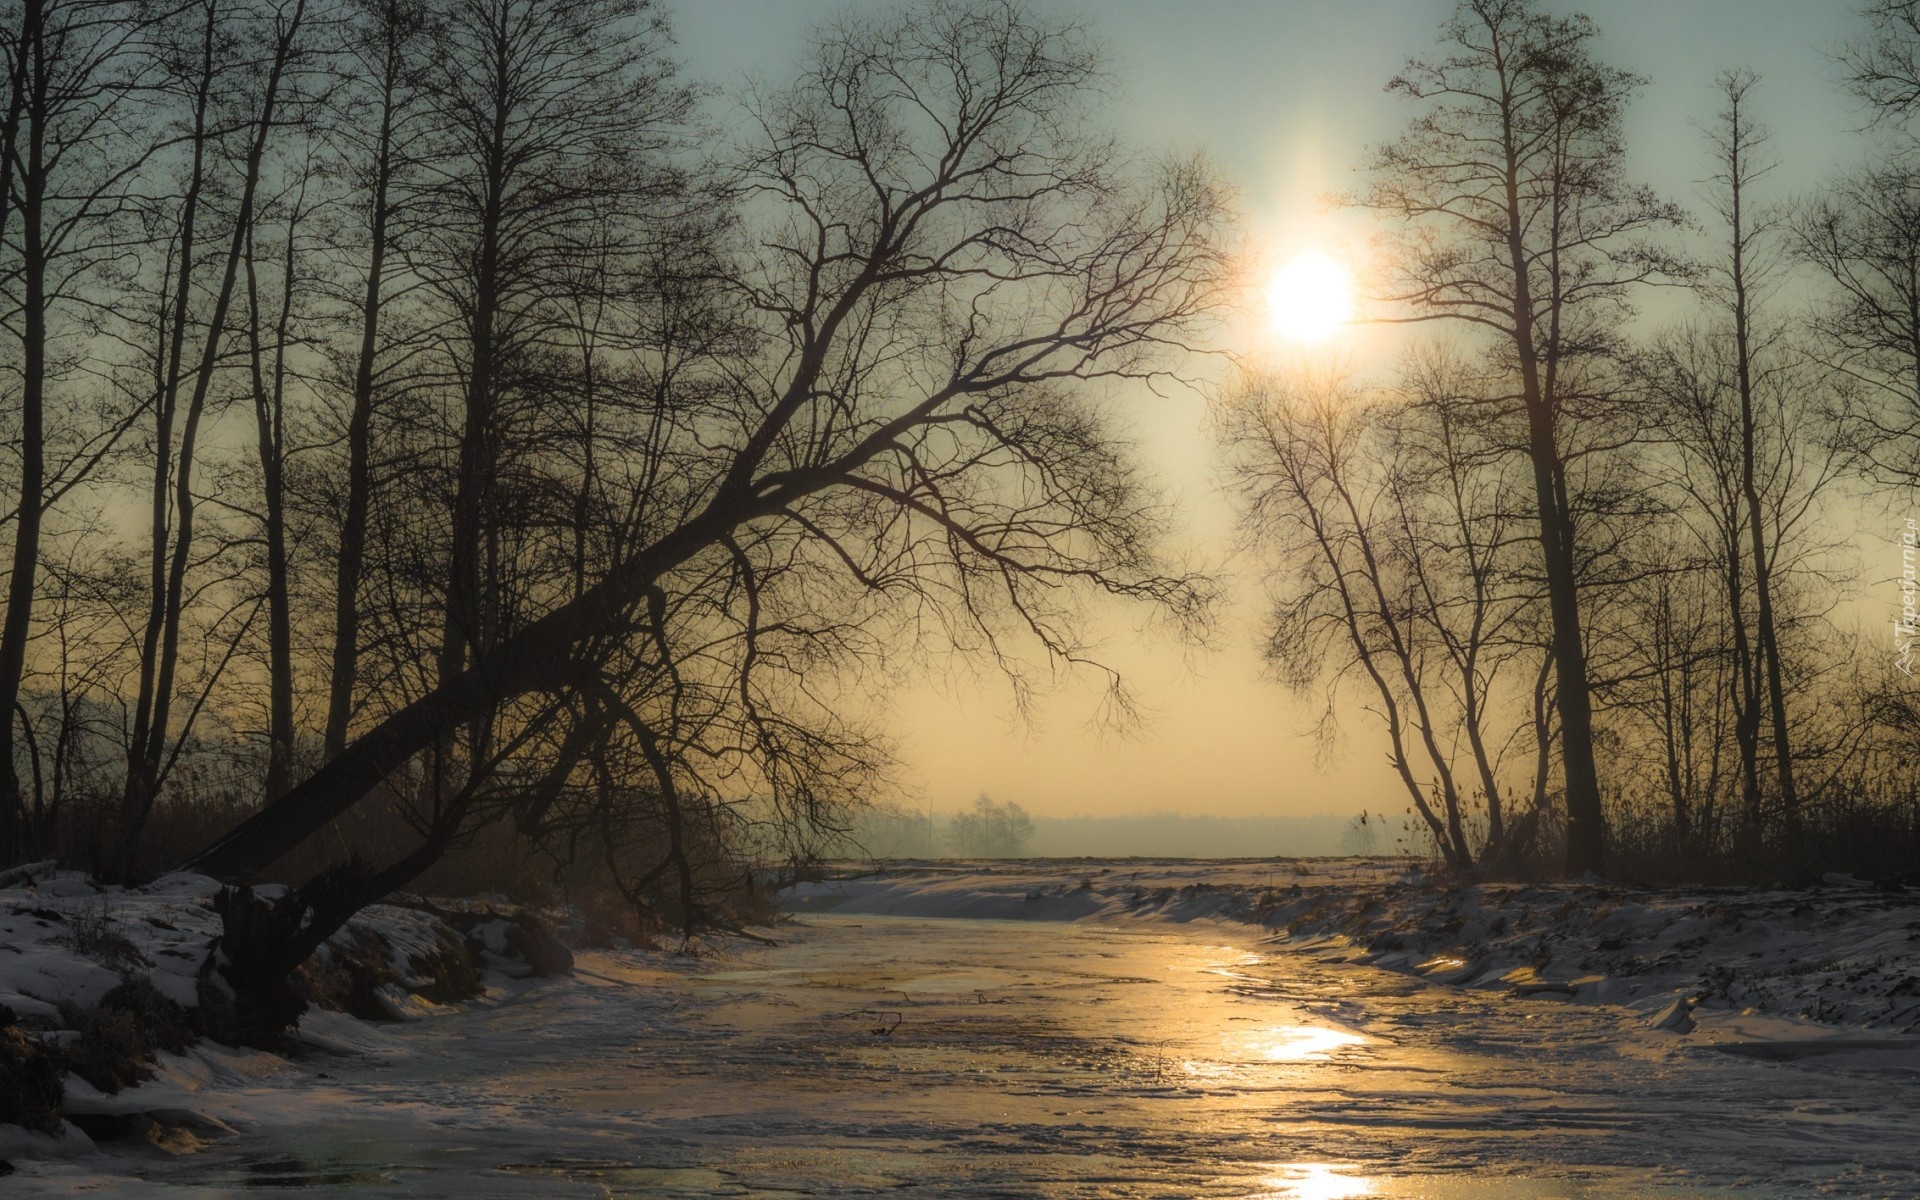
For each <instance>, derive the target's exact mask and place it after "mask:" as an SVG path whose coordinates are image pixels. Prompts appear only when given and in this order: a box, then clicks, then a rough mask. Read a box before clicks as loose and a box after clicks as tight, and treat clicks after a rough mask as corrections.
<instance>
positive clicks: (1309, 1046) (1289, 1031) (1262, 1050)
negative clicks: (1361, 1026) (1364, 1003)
mask: <svg viewBox="0 0 1920 1200" xmlns="http://www.w3.org/2000/svg"><path fill="white" fill-rule="evenodd" d="M1366 1040H1367V1039H1366V1038H1364V1037H1362V1036H1361V1035H1359V1034H1357V1033H1352V1032H1349V1031H1348V1030H1345V1029H1324V1028H1321V1027H1320V1026H1317V1025H1276V1026H1274V1027H1273V1028H1272V1029H1269V1030H1267V1031H1266V1033H1265V1034H1263V1035H1261V1037H1260V1039H1259V1040H1258V1041H1257V1042H1255V1043H1254V1046H1253V1049H1254V1052H1255V1053H1256V1054H1258V1055H1259V1056H1260V1057H1261V1058H1264V1059H1266V1060H1267V1061H1268V1062H1325V1061H1326V1060H1327V1059H1328V1058H1329V1057H1331V1056H1332V1054H1333V1052H1334V1051H1336V1050H1342V1049H1345V1048H1346V1047H1348V1046H1357V1045H1359V1044H1361V1043H1362V1042H1364V1041H1366Z"/></svg>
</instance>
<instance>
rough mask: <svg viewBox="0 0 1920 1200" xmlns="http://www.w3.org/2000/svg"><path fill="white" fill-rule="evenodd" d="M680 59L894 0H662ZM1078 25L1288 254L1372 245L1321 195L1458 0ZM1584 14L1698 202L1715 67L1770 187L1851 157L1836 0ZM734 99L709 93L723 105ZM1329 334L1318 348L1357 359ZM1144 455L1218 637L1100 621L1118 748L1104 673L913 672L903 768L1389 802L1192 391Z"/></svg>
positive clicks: (756, 46)
mask: <svg viewBox="0 0 1920 1200" xmlns="http://www.w3.org/2000/svg"><path fill="white" fill-rule="evenodd" d="M673 7H674V16H675V21H674V24H675V28H676V31H677V34H678V37H679V41H680V51H681V57H682V59H683V61H684V62H685V64H686V67H687V71H688V73H689V75H691V76H693V77H695V78H698V79H702V80H705V81H707V82H710V83H713V84H715V85H717V86H719V87H721V88H723V89H725V88H733V87H736V86H737V85H738V84H739V83H740V82H741V81H742V80H744V79H746V78H748V77H750V76H758V77H761V78H764V79H765V80H767V81H768V82H773V83H778V82H780V81H782V80H783V79H784V78H786V77H788V76H790V75H791V74H792V70H793V66H794V64H795V63H796V61H797V60H798V56H799V54H800V52H801V46H802V44H803V37H804V32H805V30H806V29H807V28H808V27H809V26H810V25H813V24H815V23H817V22H819V21H822V20H826V19H830V18H832V17H833V16H834V15H835V14H837V13H840V12H842V11H844V10H846V9H848V8H853V9H869V8H890V7H892V4H891V3H890V2H889V0H854V2H853V3H851V4H848V3H841V2H839V0H679V2H678V3H677V4H674V5H673ZM1036 7H1038V8H1041V9H1043V10H1045V11H1054V12H1061V13H1067V14H1072V15H1075V16H1078V17H1081V18H1083V19H1085V20H1086V21H1087V22H1088V24H1089V25H1090V26H1091V27H1092V28H1093V30H1094V31H1095V33H1096V35H1097V36H1098V37H1100V38H1101V40H1102V41H1104V42H1105V44H1106V45H1107V47H1108V50H1109V52H1110V58H1111V62H1112V65H1113V67H1114V72H1115V75H1116V76H1117V78H1118V79H1119V80H1120V82H1121V85H1122V87H1123V89H1124V95H1123V96H1122V98H1121V101H1120V102H1119V103H1118V104H1117V105H1115V106H1114V107H1113V108H1112V110H1111V113H1110V120H1111V121H1112V123H1113V124H1114V126H1115V128H1116V129H1117V131H1118V132H1120V133H1121V134H1123V135H1125V136H1127V137H1128V138H1130V139H1132V140H1133V141H1135V142H1136V143H1139V144H1141V145H1144V146H1148V147H1154V148H1161V149H1166V150H1172V151H1178V152H1182V153H1185V152H1191V151H1194V150H1204V151H1206V152H1207V153H1208V154H1209V155H1210V156H1211V157H1212V158H1213V159H1214V160H1215V161H1216V162H1217V163H1218V164H1219V165H1220V167H1221V168H1222V170H1223V171H1224V172H1225V174H1226V175H1227V176H1228V177H1229V178H1230V179H1231V180H1232V182H1233V183H1234V184H1235V185H1236V186H1237V187H1238V188H1239V189H1240V192H1241V206H1242V209H1243V211H1244V212H1245V213H1246V215H1247V217H1248V219H1249V221H1250V223H1251V230H1250V232H1251V235H1252V239H1253V244H1254V246H1255V247H1256V248H1258V250H1259V252H1261V253H1266V254H1274V255H1285V254H1287V253H1289V252H1291V250H1293V249H1294V248H1296V247H1300V246H1305V245H1309V244H1313V243H1317V242H1324V241H1327V240H1328V239H1338V238H1342V237H1348V238H1355V237H1362V236H1364V230H1363V229H1359V228H1356V227H1355V226H1354V225H1353V223H1352V221H1351V220H1350V219H1349V220H1346V221H1342V220H1340V219H1337V218H1329V217H1328V216H1326V215H1324V214H1323V213H1322V211H1321V209H1320V206H1319V204H1318V198H1319V197H1320V196H1322V195H1324V194H1325V193H1327V192H1329V191H1334V190H1339V189H1342V188H1345V187H1348V186H1351V185H1352V183H1353V182H1354V181H1355V178H1356V177H1355V176H1354V174H1353V168H1354V166H1355V164H1356V163H1357V162H1358V161H1359V159H1360V156H1361V154H1362V152H1363V150H1364V148H1365V147H1366V146H1367V145H1368V144H1371V143H1377V142H1381V141H1384V140H1387V139H1390V138H1391V137H1393V136H1394V134H1395V133H1396V132H1397V131H1398V129H1399V128H1400V126H1401V125H1402V123H1403V122H1404V121H1405V120H1406V119H1407V117H1408V115H1409V113H1410V111H1411V109H1412V106H1411V105H1409V104H1407V103H1406V102H1405V101H1402V100H1398V99H1396V98H1394V97H1390V96H1387V95H1385V94H1384V93H1383V91H1382V87H1383V85H1384V84H1385V83H1386V81H1387V80H1388V79H1389V78H1391V77H1392V76H1393V74H1394V73H1395V71H1396V70H1397V68H1398V67H1399V66H1400V64H1401V63H1402V62H1403V61H1404V60H1405V59H1406V58H1407V57H1408V56H1409V55H1410V54H1414V53H1422V52H1425V51H1426V50H1427V49H1429V48H1430V47H1432V46H1433V44H1434V39H1435V34H1436V32H1437V30H1438V28H1439V25H1440V23H1441V21H1442V20H1443V19H1444V18H1445V17H1446V16H1447V14H1448V13H1449V12H1450V11H1451V10H1452V4H1451V0H1345V2H1339V0H1322V2H1318V3H1305V2H1301V0H1178V2H1168V0H1081V2H1080V3H1070V2H1065V0H1040V2H1039V3H1037V4H1036ZM1552 7H1554V8H1556V9H1558V10H1560V11H1573V10H1574V9H1576V8H1578V9H1581V10H1583V11H1585V12H1587V13H1589V14H1590V15H1592V16H1593V17H1595V18H1596V19H1597V20H1598V21H1599V23H1600V25H1601V27H1602V30H1603V35H1604V38H1603V43H1602V53H1603V55H1604V56H1605V57H1606V58H1607V60H1608V61H1609V62H1611V63H1612V64H1614V65H1617V66H1621V67H1625V68H1627V69H1630V70H1633V71H1636V72H1638V73H1640V74H1642V75H1645V76H1648V77H1650V79H1651V82H1650V83H1649V85H1648V86H1647V87H1646V89H1645V90H1644V91H1643V92H1642V94H1641V98H1640V100H1639V102H1638V104H1637V105H1636V106H1635V108H1634V109H1633V111H1632V112H1631V114H1630V116H1629V124H1628V133H1629V138H1630V147H1631V158H1632V163H1633V168H1634V171H1635V173H1636V174H1637V175H1638V176H1639V177H1640V178H1642V179H1644V180H1646V181H1647V182H1649V183H1651V184H1653V185H1654V186H1656V187H1657V188H1659V189H1660V190H1662V191H1663V192H1664V193H1666V194H1667V195H1668V196H1670V197H1671V198H1673V199H1675V200H1678V201H1680V202H1681V203H1683V204H1686V205H1688V206H1689V207H1692V208H1695V209H1698V208H1699V192H1698V189H1697V187H1696V184H1695V181H1696V180H1698V179H1699V178H1701V177H1702V176H1703V175H1705V174H1706V170H1705V169H1704V167H1703V165H1702V159H1701V126H1702V124H1703V123H1705V122H1707V121H1708V120H1710V119H1711V117H1712V115H1713V113H1714V112H1715V110H1716V108H1717V97H1716V93H1715V90H1714V87H1713V77H1714V75H1715V74H1716V73H1717V72H1718V71H1719V70H1721V69H1722V68H1726V67H1741V66H1746V67H1752V68H1754V69H1755V70H1757V71H1759V72H1760V74H1761V76H1762V85H1761V90H1760V91H1759V92H1757V93H1756V94H1755V98H1754V112H1755V115H1756V117H1757V118H1758V119H1759V120H1760V121H1762V122H1763V123H1765V124H1766V125H1768V126H1770V127H1771V129H1772V131H1773V135H1774V141H1773V150H1774V152H1775V154H1776V156H1777V158H1778V159H1779V161H1780V166H1779V168H1778V170H1777V171H1776V172H1775V173H1774V174H1773V175H1772V176H1770V177H1769V178H1768V180H1767V181H1766V185H1767V187H1768V188H1769V189H1770V190H1771V191H1772V192H1773V193H1774V194H1775V195H1776V196H1778V197H1780V198H1786V197H1788V196H1791V195H1792V194H1794V193H1797V192H1801V191H1805V190H1808V189H1811V188H1813V187H1816V186H1818V184H1819V182H1820V180H1822V179H1823V178H1825V177H1827V176H1829V175H1831V174H1832V173H1833V172H1834V171H1835V170H1836V169H1837V168H1840V167H1843V166H1845V165H1849V164H1851V163H1853V162H1856V161H1858V160H1859V158H1860V157H1861V156H1862V155H1863V154H1864V153H1866V145H1865V143H1864V142H1863V140H1862V139H1861V138H1859V137H1858V136H1856V135H1855V134H1854V132H1853V131H1854V128H1855V126H1856V125H1857V123H1858V114H1857V112H1856V111H1855V110H1854V109H1853V108H1852V106H1851V105H1850V104H1849V103H1848V102H1847V100H1846V99H1845V97H1844V96H1843V95H1842V94H1841V92H1840V91H1839V89H1838V87H1837V86H1836V84H1835V68H1834V65H1833V62H1832V57H1831V56H1832V52H1833V51H1834V50H1835V49H1836V48H1837V47H1838V46H1839V45H1840V44H1842V43H1843V42H1845V41H1846V40H1847V39H1848V38H1849V37H1851V36H1854V35H1855V33H1856V32H1857V30H1858V29H1859V24H1858V21H1857V19H1856V17H1855V16H1854V13H1853V11H1852V7H1851V5H1849V4H1847V3H1841V2H1838V0H1596V2H1594V3H1589V4H1586V5H1584V6H1581V5H1573V4H1556V5H1553V6H1552ZM719 111H724V110H719ZM1374 348H1375V347H1374V346H1373V344H1372V343H1369V342H1366V341H1362V340H1359V339H1356V338H1353V337H1347V338H1345V339H1344V344H1336V345H1335V346H1333V347H1331V348H1329V349H1328V350H1327V351H1325V352H1327V353H1335V354H1343V355H1347V356H1359V357H1361V358H1365V357H1366V353H1367V351H1369V350H1372V349H1374ZM1116 403H1117V404H1119V405H1121V406H1122V408H1123V412H1124V420H1125V421H1126V423H1127V425H1128V426H1129V427H1130V428H1131V429H1133V430H1134V431H1135V434H1136V436H1137V437H1138V439H1139V440H1140V441H1141V443H1142V447H1143V453H1144V454H1145V455H1146V457H1147V460H1148V462H1149V464H1150V468H1151V470H1152V471H1153V472H1154V474H1155V475H1156V476H1157V477H1158V478H1159V479H1160V481H1161V483H1162V485H1163V486H1164V487H1165V488H1166V490H1167V491H1168V493H1169V494H1170V495H1172V496H1173V497H1175V498H1176V499H1177V500H1178V501H1179V503H1180V506H1181V509H1182V512H1183V514H1184V515H1185V517H1186V522H1187V526H1188V531H1187V537H1188V539H1189V540H1190V542H1191V544H1192V546H1193V547H1194V549H1195V550H1196V551H1197V553H1198V555H1199V557H1200V558H1201V560H1202V561H1203V562H1208V563H1212V564H1221V565H1224V566H1225V567H1226V568H1227V569H1229V570H1230V571H1232V572H1233V575H1234V579H1235V586H1234V589H1233V596H1234V604H1233V606H1232V607H1231V608H1230V609H1229V611H1228V612H1226V613H1225V614H1223V615H1224V617H1225V619H1224V620H1223V621H1222V623H1221V625H1220V630H1219V636H1218V638H1217V639H1216V641H1217V644H1216V645H1215V646H1213V647H1211V648H1210V649H1208V650H1206V651H1203V652H1200V653H1198V654H1185V653H1183V652H1182V649H1181V647H1179V646H1178V645H1175V644H1171V643H1168V642H1166V641H1164V640H1162V641H1152V640H1147V639H1143V638H1141V637H1139V636H1136V634H1135V631H1134V629H1133V626H1132V624H1131V623H1130V622H1129V621H1128V620H1127V619H1126V618H1125V617H1121V618H1118V619H1115V620H1113V621H1110V622H1108V623H1107V624H1106V625H1105V626H1104V627H1103V629H1102V630H1101V632H1102V633H1103V634H1104V640H1105V641H1106V642H1107V644H1108V646H1109V657H1110V659H1111V660H1112V661H1113V662H1114V663H1115V664H1116V665H1118V666H1120V667H1121V668H1122V669H1123V670H1124V671H1125V672H1126V673H1127V674H1128V676H1129V678H1130V679H1131V680H1132V682H1133V684H1134V686H1135V687H1136V689H1137V691H1138V693H1139V694H1140V696H1141V697H1142V698H1143V699H1144V700H1145V702H1146V704H1147V706H1148V709H1149V712H1150V716H1151V722H1150V725H1149V727H1148V728H1147V729H1146V730H1145V731H1144V733H1143V734H1141V735H1139V736H1137V737H1133V738H1127V739H1119V738H1115V737H1112V736H1107V735H1101V734H1099V733H1097V732H1095V731H1092V730H1090V729H1089V727H1088V722H1089V719H1090V718H1091V717H1092V716H1093V715H1094V712H1095V708H1096V701H1097V700H1098V688H1097V687H1096V686H1094V685H1093V681H1091V680H1087V681H1081V682H1079V683H1073V682H1069V683H1068V684H1066V685H1065V686H1064V687H1062V688H1061V689H1060V690H1059V692H1058V693H1057V694H1056V695H1055V696H1054V697H1053V698H1052V699H1050V700H1049V701H1048V702H1047V703H1046V704H1045V705H1044V706H1043V707H1042V709H1041V711H1040V712H1039V714H1038V719H1037V721H1036V723H1035V724H1033V725H1031V726H1025V725H1021V724H1019V723H1018V722H1016V721H1015V719H1014V714H1013V712H1012V710H1011V705H1010V700H1009V697H1008V694H1007V692H1006V690H1005V688H1004V687H1003V686H996V685H995V683H994V680H993V679H992V678H991V676H990V675H975V676H969V675H967V674H965V673H960V674H959V675H958V676H957V677H956V676H954V675H953V674H952V673H949V672H947V671H945V670H942V671H941V672H939V674H940V675H941V677H942V678H941V681H940V682H937V683H936V682H934V681H921V682H919V683H916V684H913V685H910V686H907V687H905V688H903V690H902V692H901V693H900V695H899V696H898V697H897V698H896V704H895V714H894V715H895V729H896V733H897V736H898V737H899V739H900V746H901V750H902V753H903V755H904V757H905V759H906V762H907V771H906V775H905V782H906V783H907V784H908V785H909V786H910V787H914V788H917V789H919V790H920V795H919V797H918V798H919V800H920V802H922V803H924V802H926V801H928V800H930V801H931V802H932V803H933V804H934V805H935V806H936V807H939V808H941V809H954V808H959V807H962V806H964V805H965V804H967V803H968V802H970V801H971V799H972V797H973V796H974V795H975V794H976V793H978V792H980V791H983V790H985V791H989V792H991V793H993V794H994V795H995V796H996V797H999V798H1003V799H1013V800H1018V801H1019V802H1020V803H1022V804H1024V805H1025V806H1027V807H1028V808H1029V809H1030V810H1032V811H1034V812H1036V813H1044V814H1050V815H1063V816H1064V815H1073V814H1093V813H1125V812H1136V811H1143V810H1182V811H1188V812H1205V813H1218V814H1232V815H1238V814H1252V813H1276V814H1286V813H1318V812H1341V813H1348V812H1355V811H1358V810H1359V809H1360V808H1362V807H1363V806H1367V807H1373V808H1375V809H1378V808H1380V807H1382V806H1386V807H1388V808H1390V809H1392V810H1393V811H1398V810H1399V809H1401V808H1403V807H1405V798H1404V793H1402V792H1400V791H1399V784H1398V781H1397V779H1396V778H1395V777H1394V776H1393V775H1392V774H1391V772H1390V771H1389V770H1388V769H1387V767H1386V765H1385V763H1384V759H1383V756H1382V747H1383V744H1384V743H1383V739H1382V738H1381V737H1380V735H1379V732H1378V730H1377V729H1376V728H1374V727H1373V726H1372V725H1371V724H1369V723H1368V721H1369V720H1370V719H1369V718H1366V717H1364V716H1360V715H1356V716H1354V717H1352V718H1350V719H1349V720H1348V722H1347V730H1348V735H1347V738H1346V742H1345V746H1344V750H1343V752H1342V753H1341V755H1340V757H1339V759H1338V761H1337V762H1336V763H1334V764H1333V765H1332V767H1331V769H1325V770H1323V769H1321V768H1318V767H1316V766H1315V764H1314V761H1313V752H1312V746H1311V743H1310V742H1309V741H1308V739H1307V738H1306V737H1305V736H1304V734H1305V731H1306V729H1307V727H1308V724H1309V720H1310V714H1309V712H1308V711H1307V710H1306V709H1305V708H1303V707H1302V705H1301V704H1300V703H1299V702H1297V701H1295V700H1294V699H1293V698H1292V697H1290V696H1289V695H1288V694H1287V693H1285V692H1284V691H1282V690H1281V689H1280V688H1278V687H1277V686H1275V685H1273V684H1271V683H1268V682H1265V681H1264V680H1263V679H1262V678H1261V674H1260V663H1259V657H1258V653H1257V640H1258V636H1259V625H1260V611H1259V609H1260V605H1259V588H1258V584H1257V580H1256V579H1255V577H1254V571H1253V568H1252V564H1245V563H1238V564H1236V563H1227V562H1225V556H1226V553H1227V550H1228V539H1229V533H1230V522H1231V517H1230V514H1229V512H1228V510H1227V508H1226V506H1225V504H1224V502H1223V500H1222V499H1221V497H1220V496H1219V494H1218V491H1217V488H1216V484H1215V479H1214V475H1213V472H1212V455H1211V450H1210V444H1209V441H1208V436H1207V433H1206V430H1205V409H1206V406H1205V402H1204V401H1203V400H1202V399H1201V398H1200V397H1199V396H1176V397H1172V398H1156V397H1153V396H1150V395H1139V396H1134V395H1126V396H1121V397H1117V398H1116Z"/></svg>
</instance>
